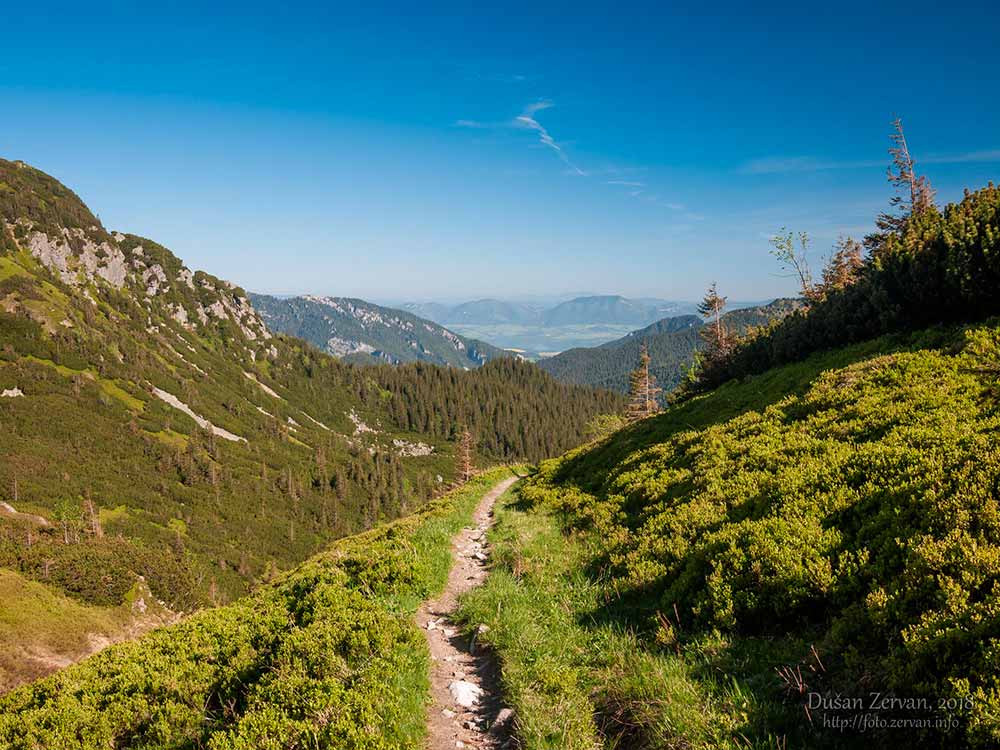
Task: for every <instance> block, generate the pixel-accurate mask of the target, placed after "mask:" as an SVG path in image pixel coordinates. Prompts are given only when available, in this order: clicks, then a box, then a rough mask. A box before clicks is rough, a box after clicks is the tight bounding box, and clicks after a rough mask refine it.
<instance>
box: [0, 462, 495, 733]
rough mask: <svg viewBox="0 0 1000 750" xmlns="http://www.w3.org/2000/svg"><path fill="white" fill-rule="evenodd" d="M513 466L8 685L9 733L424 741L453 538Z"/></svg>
mask: <svg viewBox="0 0 1000 750" xmlns="http://www.w3.org/2000/svg"><path fill="white" fill-rule="evenodd" d="M509 475H510V472H509V470H508V469H497V470H493V471H490V472H487V473H485V474H484V475H481V476H480V477H477V478H476V479H474V480H473V481H472V482H470V483H469V484H467V485H466V486H464V487H462V488H461V489H459V490H456V491H454V492H452V493H450V494H449V495H447V496H445V497H443V498H441V499H438V500H435V501H433V502H431V503H430V504H428V505H427V506H426V507H424V508H423V509H421V510H420V511H419V512H418V513H417V514H414V515H412V516H408V517H406V518H403V519H401V520H399V521H396V522H394V523H391V524H386V525H382V526H378V527H376V528H375V529H372V530H371V531H368V532H366V533H364V534H359V535H357V536H353V537H347V538H344V539H342V540H339V541H338V542H336V543H334V544H333V545H332V546H331V547H330V548H329V549H328V550H326V551H325V552H323V553H321V554H320V555H317V556H315V557H313V558H311V559H310V560H309V561H307V562H306V563H304V564H303V565H301V566H299V567H298V568H296V569H295V570H293V571H291V572H289V573H286V574H283V575H281V576H279V577H278V578H277V579H276V580H274V581H273V582H272V583H270V584H267V585H265V586H263V587H262V588H261V589H260V590H259V591H257V592H255V593H254V594H253V595H251V596H248V597H246V598H244V599H240V600H238V601H236V602H234V603H233V604H230V605H227V606H225V607H219V608H216V609H212V610H208V611H205V612H202V613H199V614H196V615H193V616H191V617H189V618H188V619H187V620H185V621H184V622H182V623H180V624H178V625H174V626H170V627H166V628H161V629H159V630H156V631H153V632H152V633H150V634H148V635H147V636H145V637H143V638H141V639H139V640H137V641H135V642H132V643H126V644H120V645H116V646H112V647H110V648H108V649H106V650H105V651H103V652H101V653H100V654H97V655H96V656H94V657H91V658H90V659H87V660H85V661H83V662H81V663H80V664H78V665H76V666H74V667H71V668H68V669H66V670H64V671H62V672H59V673H57V674H55V675H53V676H52V677H49V678H46V679H45V680H42V681H40V682H38V683H36V684H33V685H29V686H25V687H22V688H19V689H17V690H15V691H14V692H12V693H10V694H9V695H7V696H5V697H4V698H2V699H0V746H3V747H5V748H11V749H12V750H15V749H21V748H23V749H24V750H28V749H29V748H31V749H32V750H34V749H35V748H38V747H59V748H67V749H70V748H80V749H81V750H83V749H87V750H90V749H91V748H94V749H95V750H96V749H97V748H107V747H123V746H129V747H158V748H190V747H207V748H213V749H215V750H223V749H230V748H248V749H249V748H291V747H303V748H384V749H385V750H389V749H390V748H417V747H420V746H421V743H422V741H423V737H424V732H425V725H424V705H425V701H426V699H427V689H428V682H427V667H428V655H427V650H426V641H425V640H424V638H423V636H422V635H421V633H420V632H419V629H418V628H417V627H416V625H415V624H414V622H413V619H412V617H413V613H414V612H415V610H416V608H417V605H418V604H419V602H420V601H422V600H424V599H425V598H427V597H429V596H431V595H433V594H434V593H436V592H438V591H440V589H441V588H442V587H443V586H444V584H445V581H446V580H447V574H448V569H449V567H450V561H451V552H450V551H451V538H452V536H453V535H454V534H455V533H456V532H457V531H458V530H459V529H460V528H462V527H463V526H464V525H466V524H467V523H469V521H470V519H471V515H472V510H473V508H474V507H475V506H476V504H477V503H478V501H479V499H480V497H481V496H482V494H483V493H484V492H486V491H487V490H488V489H489V488H490V487H492V486H493V485H494V484H496V483H497V482H498V481H500V480H501V479H503V478H504V477H507V476H509Z"/></svg>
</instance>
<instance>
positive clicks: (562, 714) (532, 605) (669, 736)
mask: <svg viewBox="0 0 1000 750" xmlns="http://www.w3.org/2000/svg"><path fill="white" fill-rule="evenodd" d="M496 513H497V524H496V527H495V529H494V530H493V531H492V532H491V535H490V542H491V544H492V545H493V547H492V550H491V564H492V568H491V571H490V576H489V578H488V579H487V581H486V583H485V585H483V586H482V587H481V588H479V589H476V590H474V591H472V592H470V594H468V595H467V596H466V597H464V598H463V600H462V603H461V610H460V615H461V618H462V620H463V621H464V623H465V624H466V625H467V626H468V627H470V628H472V627H475V626H477V625H478V624H485V625H487V626H488V627H489V631H488V632H486V633H485V634H484V635H483V636H481V637H482V639H483V640H485V641H486V642H488V643H489V644H490V645H491V646H492V647H493V648H494V649H495V650H496V652H497V654H498V655H499V658H500V661H501V666H502V680H503V689H504V695H505V699H506V700H507V701H508V703H509V704H510V705H511V706H512V707H513V708H514V710H515V716H516V717H517V718H516V722H517V724H516V730H517V736H518V739H519V740H520V741H521V743H522V744H523V747H524V748H526V750H549V749H551V750H556V749H557V748H559V749H560V750H590V749H591V748H605V747H607V748H611V747H617V748H639V747H684V748H745V747H748V745H747V744H746V743H745V742H743V741H742V740H741V739H740V735H743V734H748V733H749V734H752V733H753V731H752V728H751V725H752V722H751V718H750V715H751V713H752V711H751V708H752V709H754V710H753V712H756V706H754V701H755V699H754V697H753V696H752V695H751V694H750V692H749V691H747V690H745V689H744V688H742V687H741V686H740V685H739V683H734V682H732V681H721V682H719V681H715V680H712V679H705V676H704V675H701V676H699V674H698V670H697V666H698V665H702V666H704V665H705V663H706V662H705V659H703V658H699V657H698V656H697V655H693V656H692V655H688V654H685V656H684V657H683V658H682V657H679V656H677V655H676V654H674V653H672V652H667V653H664V652H662V651H659V650H654V651H650V650H649V649H648V648H647V647H646V645H645V644H644V643H643V642H642V640H641V639H640V638H638V637H637V636H636V635H635V634H634V633H633V632H630V630H629V629H628V628H626V627H623V626H622V625H621V624H620V623H616V622H614V621H609V620H608V619H607V618H602V617H600V615H599V613H600V611H601V609H602V607H603V606H604V605H605V604H606V603H607V600H608V598H609V597H610V596H613V591H612V588H611V586H610V585H609V582H608V581H601V580H595V579H594V578H593V577H591V576H590V575H588V572H587V571H588V568H589V566H590V565H591V563H592V561H593V559H594V557H595V556H596V555H597V554H598V551H599V550H598V548H597V546H596V545H595V544H594V543H593V540H591V539H590V538H588V537H587V536H586V535H581V534H570V535H566V534H565V533H564V532H563V530H562V527H561V524H560V523H559V521H558V519H557V518H556V517H555V516H553V515H552V514H549V513H545V512H530V511H528V510H526V509H525V508H524V506H523V504H522V503H520V502H519V500H518V498H517V497H516V495H508V496H506V497H505V498H504V501H502V502H501V504H499V505H498V506H497V509H496ZM753 746H754V747H760V748H767V747H775V746H776V745H775V744H773V742H770V741H768V739H767V737H766V732H765V733H764V739H763V740H761V741H758V742H756V743H754V745H753Z"/></svg>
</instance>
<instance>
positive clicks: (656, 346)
mask: <svg viewBox="0 0 1000 750" xmlns="http://www.w3.org/2000/svg"><path fill="white" fill-rule="evenodd" d="M799 305H800V303H799V302H798V301H797V300H792V299H777V300H774V301H773V302H771V303H769V304H766V305H759V306H756V307H748V308H743V309H741V310H733V311H731V312H728V313H726V314H725V315H724V316H723V320H724V321H725V323H726V325H727V326H728V328H729V330H731V331H735V332H737V333H742V332H744V331H746V329H747V328H749V327H750V326H760V325H765V324H767V323H769V322H770V321H772V320H774V319H775V318H780V317H783V316H785V315H787V314H788V313H790V312H792V311H793V310H795V309H796V308H797V307H799ZM701 326H702V319H701V318H700V317H698V316H697V315H681V316H675V317H671V318H666V319H664V320H659V321H657V322H655V323H653V324H652V325H649V326H646V327H645V328H642V329H640V330H637V331H632V332H631V333H629V334H628V335H626V336H623V337H622V338H620V339H616V340H615V341H609V342H607V343H605V344H602V345H600V346H596V347H591V348H582V347H581V348H576V349H569V350H567V351H564V352H562V353H560V354H557V355H556V356H554V357H549V358H546V359H542V360H540V361H539V363H538V365H539V367H541V368H542V369H543V370H545V371H546V372H548V373H549V374H550V375H552V376H553V377H554V378H556V379H557V380H561V381H563V382H565V383H574V384H579V385H591V386H596V387H600V388H607V389H610V390H615V391H622V392H624V391H627V390H628V375H629V372H631V371H632V370H633V369H634V368H635V366H636V364H637V363H638V361H639V349H640V347H641V346H642V344H643V343H644V342H645V343H646V344H647V346H648V347H649V354H650V357H651V358H652V362H651V367H652V371H653V374H654V375H655V376H656V378H657V380H658V381H659V383H660V385H661V386H662V387H663V388H664V389H667V390H669V389H671V388H673V387H674V386H676V385H677V384H678V383H680V382H681V380H683V378H684V375H685V373H686V372H687V370H688V368H689V367H690V366H691V362H692V361H693V359H694V354H695V352H696V351H697V350H698V349H700V348H701V346H702V341H701V337H700V336H699V329H700V328H701Z"/></svg>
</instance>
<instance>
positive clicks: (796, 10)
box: [0, 2, 1000, 299]
mask: <svg viewBox="0 0 1000 750" xmlns="http://www.w3.org/2000/svg"><path fill="white" fill-rule="evenodd" d="M161 5H165V4H161ZM206 5H207V4H206ZM338 5H340V4H336V3H334V4H326V3H324V4H316V5H313V4H306V3H300V4H295V5H289V6H287V9H280V8H279V7H278V5H276V4H270V3H269V4H260V5H255V4H254V3H252V2H248V3H239V4H232V5H228V6H227V5H225V4H214V5H213V9H212V10H207V9H204V8H201V7H199V6H198V5H193V4H192V5H187V6H185V5H184V4H180V3H179V4H175V5H173V7H171V8H169V9H167V8H162V7H159V8H157V9H156V10H153V11H151V10H149V9H148V7H142V6H141V4H138V3H115V2H110V3H102V4H98V6H94V5H90V6H82V5H80V4H75V3H74V4H66V5H63V6H60V4H59V3H56V4H50V5H47V6H46V7H45V9H44V12H42V11H37V12H35V11H30V10H22V9H19V10H18V12H17V13H16V14H15V13H7V14H6V16H5V19H4V26H5V29H4V32H3V51H2V53H0V123H2V127H0V156H3V157H5V158H18V159H24V160H25V161H28V162H30V163H32V164H34V165H36V166H38V167H39V168H41V169H44V170H46V171H48V172H50V173H52V174H54V175H55V176H57V177H58V178H60V179H61V180H63V181H64V182H65V183H67V184H68V185H69V186H70V187H72V188H73V189H75V190H76V191H77V192H78V193H79V194H80V195H81V196H82V197H83V198H84V200H85V201H86V202H87V203H88V204H89V205H90V206H91V208H92V209H94V211H95V212H97V213H98V214H99V215H100V216H101V218H102V220H103V221H104V223H105V224H107V225H108V226H109V228H114V229H122V230H127V231H132V232H135V233H137V234H143V235H146V236H149V237H152V238H153V239H156V240H158V241H160V242H162V243H163V244H165V245H167V246H168V247H170V248H171V249H173V250H174V251H175V252H176V253H177V254H178V255H180V256H181V257H182V258H183V259H184V260H185V261H186V262H187V263H188V264H189V265H191V266H192V267H194V268H203V269H205V270H207V271H210V272H212V273H215V274H218V275H220V276H223V277H225V278H230V279H232V280H233V281H235V282H237V283H239V284H241V285H243V286H245V287H246V288H248V289H252V290H256V291H267V292H285V293H288V292H321V293H328V294H338V295H355V296H362V297H369V298H377V299H428V298H435V297H437V298H471V297H478V296H501V297H503V296H514V295H518V294H546V293H551V294H558V293H562V292H568V291H577V290H588V291H594V292H603V293H622V294H626V295H633V296H659V297H666V298H674V299H692V298H695V297H698V296H700V294H701V292H702V290H703V289H704V287H705V286H706V285H707V284H708V283H709V282H710V281H712V280H713V279H717V280H718V282H719V284H720V287H721V289H722V290H723V291H724V292H726V293H728V294H729V296H731V297H732V298H734V299H760V298H765V297H770V296H774V295H777V294H781V293H784V292H788V291H791V289H792V288H793V284H792V281H791V280H790V279H787V278H783V277H781V276H779V275H777V274H776V269H775V267H774V264H773V262H772V261H771V259H770V258H769V256H768V254H767V249H768V243H767V237H768V236H769V235H770V234H771V233H773V232H774V231H776V230H777V229H778V228H780V227H781V226H788V227H789V228H790V229H795V230H805V231H807V232H809V233H810V234H811V235H812V236H813V237H814V240H815V241H814V247H815V255H816V259H815V262H816V263H817V264H818V263H820V262H821V256H822V254H823V253H824V252H826V251H827V250H828V249H829V247H830V245H831V244H832V242H833V241H834V240H835V238H836V236H837V235H838V234H839V233H841V232H844V233H854V234H863V233H864V232H865V231H866V229H867V228H868V227H870V225H871V220H872V217H873V216H874V214H875V213H877V212H878V211H879V210H880V209H881V208H882V207H883V206H884V205H885V204H886V202H887V200H888V198H889V195H890V193H889V188H888V186H887V185H886V183H885V177H884V172H885V164H886V159H887V157H886V147H887V145H888V139H887V136H888V125H889V121H890V119H891V118H892V116H893V114H894V113H898V114H900V115H902V116H903V118H904V122H905V125H906V129H907V135H908V137H909V140H910V144H911V148H912V150H913V151H914V153H915V155H916V157H917V160H918V168H919V169H921V170H922V171H924V172H925V173H926V174H928V175H929V177H930V178H931V180H932V182H933V184H934V185H935V187H937V189H938V194H939V198H940V199H941V200H942V201H950V200H955V199H957V198H959V197H960V196H961V192H962V189H963V188H965V187H970V188H975V187H978V186H981V185H983V184H985V183H986V182H987V180H990V179H993V180H994V181H996V180H997V179H998V177H1000V97H998V96H997V95H996V91H997V84H996V81H997V80H1000V56H998V55H997V54H996V50H997V48H998V46H1000V10H998V9H997V7H996V6H995V5H993V4H989V3H979V4H977V5H963V4H962V3H960V2H958V3H951V4H949V5H948V6H947V7H946V8H942V7H941V6H939V5H938V4H934V5H932V4H929V3H928V4H924V3H920V2H916V3H914V2H908V3H905V4H903V3H900V4H894V3H871V2H866V3H856V4H855V3H837V4H824V7H822V8H818V9H814V8H809V7H806V6H808V5H810V4H807V3H795V4H787V5H785V4H763V3H761V4H755V7H753V8H751V7H750V5H749V4H743V3H739V4H737V3H734V4H731V5H728V4H726V3H722V4H719V3H716V4H713V5H711V9H710V10H706V11H693V10H691V9H690V8H688V9H681V8H680V7H676V8H675V7H671V6H668V5H666V4H662V3H659V4H648V5H643V4H630V5H628V6H622V5H621V4H617V5H611V4H607V5H587V4H581V3H565V4H551V3H550V4H543V3H537V2H535V3H531V4H524V5H520V6H518V5H515V4H507V5H503V6H502V7H501V5H500V4H496V5H494V6H491V7H485V6H483V7H479V6H480V4H475V3H461V4H459V3H456V4H453V5H446V4H421V5H419V6H417V5H416V4H405V5H403V4H399V5H389V4H378V3H365V4H364V7H363V8H362V7H348V6H346V5H343V6H341V7H336V6H338Z"/></svg>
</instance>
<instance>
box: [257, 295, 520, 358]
mask: <svg viewBox="0 0 1000 750" xmlns="http://www.w3.org/2000/svg"><path fill="white" fill-rule="evenodd" d="M250 300H251V302H252V303H253V305H254V307H255V309H257V310H258V311H259V312H260V314H261V316H262V317H263V319H264V320H265V321H266V322H267V323H268V324H269V325H270V326H271V328H273V329H275V330H277V331H280V332H282V333H287V334H289V335H292V336H297V337H299V338H303V339H305V340H306V341H309V342H310V343H312V344H314V345H316V346H318V347H319V348H320V349H323V350H324V351H326V352H328V353H329V354H332V355H334V356H336V357H341V358H344V359H345V360H346V361H350V362H356V363H358V364H369V363H373V362H389V363H391V364H400V363H402V362H416V361H423V362H431V363H433V364H439V365H445V366H449V367H461V368H468V367H481V366H482V365H484V364H485V363H486V362H487V361H489V360H492V359H497V358H499V357H503V356H508V355H507V354H506V353H505V352H504V351H503V350H502V349H499V348H498V347H494V346H492V345H490V344H487V343H485V342H482V341H478V340H475V339H470V338H466V337H464V336H460V335H458V334H456V333H454V332H452V331H450V330H448V329H447V328H445V327H444V326H441V325H439V324H437V323H434V322H432V321H430V320H427V319H424V318H421V317H419V316H417V315H414V314H413V313H410V312H407V311H405V310H398V309H395V308H390V307H384V306H382V305H376V304H374V303H372V302H368V301H366V300H362V299H358V298H354V297H331V296H323V295H302V296H298V297H290V298H285V299H279V298H277V297H272V296H268V295H263V294H254V293H251V294H250Z"/></svg>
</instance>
